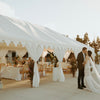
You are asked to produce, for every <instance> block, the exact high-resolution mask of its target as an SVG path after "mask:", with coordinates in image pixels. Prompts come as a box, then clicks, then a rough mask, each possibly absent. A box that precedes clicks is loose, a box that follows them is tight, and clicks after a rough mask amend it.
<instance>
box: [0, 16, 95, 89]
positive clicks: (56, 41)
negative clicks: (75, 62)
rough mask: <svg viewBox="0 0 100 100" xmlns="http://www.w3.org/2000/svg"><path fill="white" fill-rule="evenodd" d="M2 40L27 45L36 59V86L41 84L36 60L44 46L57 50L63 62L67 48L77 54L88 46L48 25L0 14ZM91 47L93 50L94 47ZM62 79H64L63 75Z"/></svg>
mask: <svg viewBox="0 0 100 100" xmlns="http://www.w3.org/2000/svg"><path fill="white" fill-rule="evenodd" d="M2 41H5V42H6V44H7V45H9V44H10V43H11V42H12V41H13V43H14V44H15V46H17V44H18V43H19V42H21V44H22V45H23V46H25V47H26V49H27V51H28V52H29V55H30V56H31V57H32V58H33V59H34V61H35V66H34V78H33V86H34V87H38V86H39V81H40V80H39V73H38V67H37V63H36V62H37V60H38V59H39V57H40V56H41V54H42V51H43V49H44V48H45V49H48V48H51V49H53V50H55V51H54V52H55V53H56V56H57V57H58V59H59V61H60V62H61V61H62V58H63V57H64V53H65V51H66V50H67V49H70V50H71V49H72V50H73V51H74V53H75V54H76V55H77V53H78V52H80V51H81V49H82V47H83V46H85V47H87V46H86V45H82V44H80V43H78V42H76V41H74V40H71V39H69V38H67V37H65V36H63V35H61V34H59V33H57V32H55V31H53V30H51V29H49V28H47V27H42V26H38V25H32V24H31V23H29V22H25V21H20V20H17V19H13V18H9V17H6V16H2V15H0V42H2ZM89 49H91V50H92V51H93V49H92V48H89ZM93 52H94V51H93ZM59 68H60V72H59V73H62V69H61V65H60V64H59ZM60 81H64V77H63V76H62V78H61V79H60Z"/></svg>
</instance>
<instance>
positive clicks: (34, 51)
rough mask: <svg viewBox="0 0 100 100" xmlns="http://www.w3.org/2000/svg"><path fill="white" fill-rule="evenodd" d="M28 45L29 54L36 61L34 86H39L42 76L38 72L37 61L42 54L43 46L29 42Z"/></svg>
mask: <svg viewBox="0 0 100 100" xmlns="http://www.w3.org/2000/svg"><path fill="white" fill-rule="evenodd" d="M26 47H27V50H28V52H29V56H30V57H31V58H32V59H33V60H34V61H35V64H34V76H33V87H39V82H40V76H39V72H38V66H37V61H38V59H39V57H40V56H41V55H42V51H43V48H42V47H40V46H36V45H33V44H28V45H27V46H26Z"/></svg>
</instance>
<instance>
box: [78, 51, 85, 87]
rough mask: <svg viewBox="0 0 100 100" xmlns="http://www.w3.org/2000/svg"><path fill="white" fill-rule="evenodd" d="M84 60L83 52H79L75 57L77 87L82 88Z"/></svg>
mask: <svg viewBox="0 0 100 100" xmlns="http://www.w3.org/2000/svg"><path fill="white" fill-rule="evenodd" d="M84 58H85V55H84V54H83V52H80V53H79V54H78V56H77V62H78V64H77V67H78V71H79V72H78V87H82V86H84V65H83V62H84Z"/></svg>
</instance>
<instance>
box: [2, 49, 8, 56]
mask: <svg viewBox="0 0 100 100" xmlns="http://www.w3.org/2000/svg"><path fill="white" fill-rule="evenodd" d="M7 52H8V50H7V49H5V48H1V49H0V57H4V56H6V54H7Z"/></svg>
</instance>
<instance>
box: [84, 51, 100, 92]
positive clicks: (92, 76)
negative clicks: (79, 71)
mask: <svg viewBox="0 0 100 100" xmlns="http://www.w3.org/2000/svg"><path fill="white" fill-rule="evenodd" d="M84 63H85V83H86V87H87V89H88V90H89V91H92V92H95V93H100V75H99V74H98V72H97V69H96V68H95V64H94V62H93V59H92V52H91V51H88V52H87V56H86V59H85V61H84Z"/></svg>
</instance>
